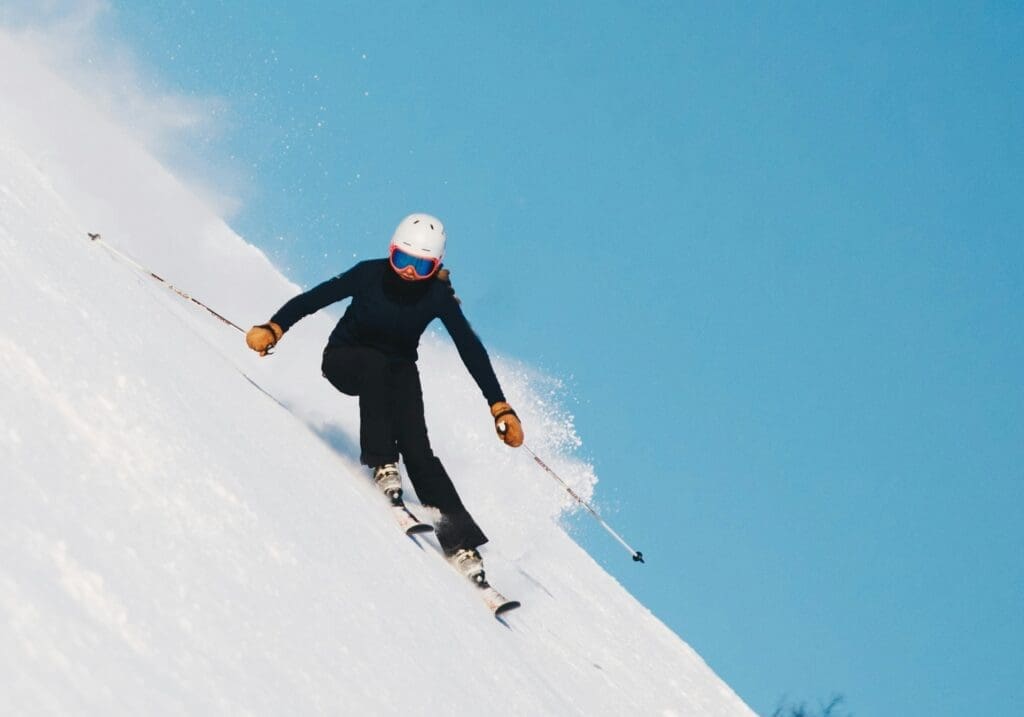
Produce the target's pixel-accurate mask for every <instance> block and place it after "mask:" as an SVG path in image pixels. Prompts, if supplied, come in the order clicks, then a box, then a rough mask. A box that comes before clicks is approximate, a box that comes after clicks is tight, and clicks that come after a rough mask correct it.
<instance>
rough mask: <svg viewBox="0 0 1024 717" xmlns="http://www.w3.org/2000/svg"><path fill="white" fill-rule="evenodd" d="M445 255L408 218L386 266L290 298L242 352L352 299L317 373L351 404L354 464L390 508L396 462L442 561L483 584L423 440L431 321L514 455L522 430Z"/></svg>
mask: <svg viewBox="0 0 1024 717" xmlns="http://www.w3.org/2000/svg"><path fill="white" fill-rule="evenodd" d="M444 251H445V231H444V226H443V225H442V224H441V222H440V220H438V219H437V218H436V217H433V216H431V215H429V214H411V215H409V216H407V217H406V218H405V219H403V220H402V221H401V223H400V224H399V225H398V228H397V229H396V230H395V233H394V236H393V237H392V238H391V244H390V247H389V252H388V257H387V258H386V259H371V260H369V261H363V262H360V263H358V264H356V265H355V266H354V267H352V268H351V269H349V270H348V271H346V272H344V273H343V274H339V275H338V276H336V277H334V278H333V279H328V280H327V281H325V282H324V283H322V284H320V285H319V286H316V287H314V288H313V289H310V290H309V291H307V292H305V293H304V294H300V295H299V296H296V297H295V298H293V299H291V300H290V301H288V302H287V303H285V305H284V306H282V307H281V308H280V309H279V310H278V312H277V313H276V314H274V315H273V316H272V317H271V319H270V321H268V322H267V323H265V324H262V325H260V326H254V327H252V328H251V329H250V330H249V331H248V333H247V334H246V337H245V339H246V343H247V344H248V345H249V348H251V349H253V350H254V351H258V352H259V353H260V355H261V356H265V355H266V354H267V352H268V351H269V350H270V349H271V348H273V347H274V346H275V345H276V344H277V342H278V341H280V340H281V337H282V336H284V334H285V332H286V331H288V329H290V328H291V327H292V326H293V325H294V324H295V323H296V322H297V321H299V319H301V318H303V317H304V316H308V315H309V314H312V313H314V312H316V311H318V310H320V309H322V308H324V307H325V306H327V305H329V304H333V303H334V302H336V301H341V300H342V299H346V298H349V297H351V298H352V303H351V305H350V306H349V307H348V309H347V310H346V311H345V315H344V316H342V318H341V320H340V321H339V322H338V325H337V326H336V327H335V329H334V331H333V332H332V333H331V335H330V338H329V339H328V342H327V347H326V348H325V349H324V353H323V364H322V370H323V375H324V377H325V378H326V379H327V380H328V381H330V382H331V384H332V385H333V386H334V387H335V388H336V389H338V390H339V391H341V392H342V393H345V394H347V395H349V396H358V397H359V419H360V425H359V445H360V451H361V455H360V461H361V462H362V463H363V464H365V465H367V466H369V467H370V468H371V469H372V474H373V480H374V482H375V483H376V484H377V486H378V487H379V488H380V489H381V490H382V491H384V493H385V494H387V495H388V496H390V497H392V498H393V499H394V500H398V499H399V498H400V496H401V487H402V478H401V475H400V473H399V471H398V459H399V455H401V457H402V458H404V459H405V465H406V468H407V469H408V471H409V479H410V481H411V482H412V484H413V487H414V488H415V489H416V495H417V496H418V497H419V499H420V502H421V503H423V505H425V506H431V507H433V508H436V509H437V510H438V511H439V512H440V519H439V520H438V521H437V522H436V524H435V530H436V535H437V539H438V542H440V544H441V547H442V549H443V550H444V553H445V555H446V556H448V557H449V558H450V559H451V560H452V562H453V563H454V564H455V566H456V567H457V568H458V569H459V570H460V571H461V572H462V573H463V574H464V575H465V576H466V577H468V578H470V579H471V580H476V581H482V580H483V561H482V559H481V557H480V553H479V552H478V550H477V549H478V548H479V547H480V546H481V545H483V544H484V543H486V542H487V537H486V536H485V535H484V533H483V531H482V530H481V529H480V527H479V526H478V525H477V524H476V521H475V520H473V517H472V516H471V515H470V514H469V512H468V511H467V510H466V508H465V506H464V505H463V504H462V500H461V499H460V498H459V495H458V493H457V492H456V490H455V486H454V485H453V484H452V481H451V478H449V477H448V473H447V472H446V471H445V469H444V466H443V465H442V464H441V461H440V460H438V458H437V457H436V456H435V455H434V453H433V451H432V450H431V448H430V441H429V439H428V438H427V427H426V422H425V420H424V416H423V392H422V389H421V386H420V377H419V371H418V369H417V367H416V360H417V357H418V356H417V351H416V349H417V346H418V345H419V340H420V336H421V335H422V334H423V332H424V330H426V328H427V325H428V324H430V322H431V321H433V320H434V319H435V318H440V319H441V321H442V323H443V324H444V326H445V328H446V329H447V330H448V333H449V334H450V335H451V337H452V339H453V340H454V342H455V346H456V348H457V349H458V351H459V356H460V357H461V358H462V362H463V363H464V364H465V365H466V368H467V369H468V370H469V372H470V374H471V375H472V376H473V378H474V379H475V380H476V383H477V385H478V386H479V387H480V390H481V391H482V392H483V394H484V397H485V398H486V399H487V403H488V404H489V405H490V408H491V416H492V417H493V418H494V424H495V430H496V431H497V433H498V437H499V438H500V439H501V440H502V441H504V442H505V443H506V444H507V445H509V446H512V447H518V446H520V445H522V443H523V429H522V425H521V424H520V422H519V418H518V417H517V416H516V413H515V411H513V410H512V408H511V407H510V406H509V405H508V403H507V402H506V401H505V396H504V394H503V393H502V390H501V386H500V385H499V383H498V379H497V377H496V376H495V374H494V369H493V367H492V366H491V361H490V358H489V357H488V355H487V351H486V349H485V348H484V346H483V344H482V343H481V342H480V339H479V338H478V337H477V335H476V334H475V333H474V332H473V329H472V328H471V327H470V325H469V322H468V321H467V320H466V317H465V316H464V315H463V313H462V308H461V306H460V304H459V300H458V299H457V298H456V297H455V292H454V290H453V289H452V287H451V283H450V282H449V281H448V276H447V270H446V269H442V268H441V260H442V259H443V258H444Z"/></svg>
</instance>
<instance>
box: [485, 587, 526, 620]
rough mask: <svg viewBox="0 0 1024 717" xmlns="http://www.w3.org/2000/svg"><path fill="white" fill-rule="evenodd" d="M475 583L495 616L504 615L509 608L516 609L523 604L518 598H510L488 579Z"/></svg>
mask: <svg viewBox="0 0 1024 717" xmlns="http://www.w3.org/2000/svg"><path fill="white" fill-rule="evenodd" d="M473 584H474V585H475V586H476V588H477V590H479V591H480V597H481V598H482V599H483V601H484V605H486V606H487V609H488V610H490V611H491V613H493V614H494V616H495V617H498V616H499V615H503V614H504V613H506V612H508V611H509V610H515V609H516V608H517V607H520V606H521V605H522V603H520V602H519V601H518V600H509V599H508V598H507V597H505V596H504V595H502V594H501V593H500V592H498V591H497V590H495V589H494V588H493V587H491V584H490V583H488V582H487V581H486V580H484V581H483V582H480V583H473Z"/></svg>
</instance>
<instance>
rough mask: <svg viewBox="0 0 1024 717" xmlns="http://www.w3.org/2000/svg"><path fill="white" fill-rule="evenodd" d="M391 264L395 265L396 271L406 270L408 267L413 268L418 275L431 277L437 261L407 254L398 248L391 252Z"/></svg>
mask: <svg viewBox="0 0 1024 717" xmlns="http://www.w3.org/2000/svg"><path fill="white" fill-rule="evenodd" d="M391 263H392V264H394V265H395V268H396V269H404V268H405V267H407V266H411V267H412V270H413V271H415V272H416V274H417V275H419V276H429V275H430V273H431V272H433V271H434V267H435V266H436V265H437V260H436V259H424V258H423V257H419V256H413V255H412V254H406V253H405V252H404V251H402V250H401V249H398V248H396V249H394V250H393V251H392V252H391Z"/></svg>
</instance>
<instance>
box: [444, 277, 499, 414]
mask: <svg viewBox="0 0 1024 717" xmlns="http://www.w3.org/2000/svg"><path fill="white" fill-rule="evenodd" d="M441 306H442V308H441V312H440V314H439V318H440V319H441V322H442V323H443V324H444V327H445V328H446V329H448V333H449V334H450V335H451V337H452V340H453V341H454V342H455V348H456V349H458V351H459V356H460V357H461V358H462V363H464V364H466V368H467V369H469V373H470V375H471V376H472V377H473V380H474V381H476V385H477V386H479V387H480V390H481V391H482V392H483V394H484V398H486V399H487V404H488V405H493V404H495V403H497V402H498V401H504V400H505V394H504V393H502V391H501V385H500V384H499V383H498V377H497V376H495V375H494V367H493V366H491V359H490V357H489V356H488V355H487V349H485V348H484V345H483V343H482V342H481V341H480V337H479V336H477V335H476V332H474V331H473V327H471V326H470V325H469V321H467V320H466V316H465V314H463V313H462V307H461V306H459V302H457V301H456V300H455V296H454V294H453V293H452V292H446V293H445V296H444V298H443V300H442V304H441Z"/></svg>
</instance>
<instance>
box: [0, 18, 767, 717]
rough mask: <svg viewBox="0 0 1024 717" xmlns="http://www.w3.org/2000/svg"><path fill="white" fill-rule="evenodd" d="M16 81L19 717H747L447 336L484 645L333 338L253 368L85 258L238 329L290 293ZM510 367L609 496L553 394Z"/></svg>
mask: <svg viewBox="0 0 1024 717" xmlns="http://www.w3.org/2000/svg"><path fill="white" fill-rule="evenodd" d="M0 63H2V64H3V65H4V66H6V67H18V68H19V72H16V73H4V74H3V76H2V77H0V300H2V305H3V308H4V321H3V322H0V393H2V395H3V397H4V399H3V402H2V408H0V449H2V455H3V462H2V463H3V465H2V467H0V472H2V481H0V555H3V556H4V559H3V561H2V563H0V674H3V675H4V678H3V680H2V681H0V713H2V714H5V715H6V714H33V715H35V714H58V713H61V714H67V713H76V714H78V713H89V714H114V713H116V714H181V713H208V712H215V713H231V714H237V713H252V714H277V713H289V714H304V713H311V712H326V713H333V714H339V713H370V714H399V713H401V714H403V715H408V714H462V713H470V712H477V711H479V710H481V709H487V710H489V711H491V712H494V713H496V714H522V715H528V714H529V715H534V714H559V715H564V714H585V715H594V714H609V715H625V714H630V715H632V714H651V715H711V716H712V717H714V716H718V715H749V714H751V712H750V711H749V709H748V708H747V707H746V706H745V705H744V704H743V703H742V701H741V700H739V698H738V697H736V695H735V694H733V692H732V691H731V690H730V689H729V688H728V686H727V685H725V684H724V683H723V682H722V681H721V680H719V678H718V677H717V676H716V675H715V674H714V673H713V672H712V671H711V670H710V669H709V668H708V667H707V666H706V665H705V664H704V662H703V661H702V660H701V659H700V657H699V656H698V655H697V654H696V653H695V652H694V651H693V650H691V649H690V648H689V647H688V646H687V645H686V644H685V643H684V642H683V641H682V640H680V639H679V638H678V637H677V636H676V635H674V634H673V633H672V632H671V631H669V630H668V629H667V628H665V627H664V625H662V624H661V623H660V622H659V621H658V620H657V619H656V618H654V617H653V616H652V615H651V614H650V613H649V611H647V610H646V609H645V608H644V607H643V606H641V605H640V604H638V603H637V602H636V601H635V600H634V599H633V598H632V597H631V596H629V595H628V594H627V593H626V592H625V591H624V590H623V589H622V588H621V587H620V586H619V585H618V584H617V583H616V582H615V581H614V580H613V579H612V578H611V577H610V576H608V575H607V574H606V573H605V572H604V571H603V570H602V569H601V568H600V567H599V566H598V565H597V564H596V563H595V562H594V561H593V560H592V559H591V558H590V557H589V556H587V555H586V553H585V552H583V551H582V550H581V549H580V548H579V547H578V546H577V545H575V543H573V542H572V540H571V539H569V537H568V536H567V535H566V534H565V533H564V531H563V530H562V529H561V527H560V526H559V524H558V517H559V515H560V514H561V513H562V512H563V511H564V510H565V509H566V508H567V507H568V505H569V501H568V499H567V497H566V496H565V494H564V493H563V492H562V491H561V490H560V489H559V488H558V486H557V485H556V484H554V482H553V481H550V480H549V479H548V478H547V477H546V476H543V475H540V474H539V473H538V471H537V469H536V467H535V466H534V465H533V464H532V463H531V461H530V460H529V457H528V455H526V454H525V453H524V452H522V451H519V452H517V451H512V450H509V449H507V448H505V447H504V446H502V445H501V444H500V443H499V442H498V441H497V440H496V439H495V437H494V435H493V428H492V425H491V420H490V417H489V415H488V414H487V410H486V405H485V402H484V401H483V399H482V398H481V397H480V395H479V391H478V389H477V388H476V386H475V384H473V382H472V379H471V378H470V377H469V376H468V374H467V373H466V371H465V369H464V367H463V366H462V364H461V362H460V361H459V359H458V356H457V354H456V352H455V350H454V348H452V347H451V345H450V343H449V342H448V341H447V339H446V338H441V337H437V336H428V337H425V340H424V345H423V350H422V360H421V367H422V373H423V376H424V391H425V400H426V404H427V418H428V424H429V425H430V426H431V428H432V431H431V437H432V440H433V443H434V444H435V450H436V451H437V452H438V454H439V455H440V456H442V458H443V459H444V460H445V462H446V465H447V466H448V467H449V470H450V472H451V474H452V476H453V479H454V480H455V481H456V483H457V484H458V486H459V488H460V492H461V493H462V494H463V497H464V499H465V501H466V503H467V505H468V506H469V507H470V509H471V510H472V511H473V513H474V514H475V515H476V517H477V518H478V520H479V521H480V523H481V524H482V526H483V527H484V529H485V531H486V532H487V533H488V534H489V536H490V537H491V543H490V544H489V545H488V546H486V547H485V548H484V551H483V552H484V557H485V561H486V564H487V567H488V572H489V574H490V576H491V578H492V581H493V582H494V584H495V586H496V587H498V588H499V589H500V590H502V591H503V592H505V593H506V594H507V595H509V596H510V597H514V598H517V599H520V600H521V601H523V603H524V607H523V608H522V609H520V610H517V611H515V612H513V613H511V614H509V615H508V616H507V626H503V625H502V624H501V623H499V622H497V621H495V620H494V619H493V618H492V617H491V616H490V615H489V614H488V613H487V611H486V610H485V609H484V608H483V607H482V606H481V604H480V602H479V600H478V598H477V596H475V595H474V594H473V591H472V588H471V587H470V586H468V585H467V584H465V583H464V581H463V580H462V579H461V578H459V577H458V576H457V575H456V574H455V573H454V571H452V570H451V569H449V568H448V567H447V566H445V565H444V564H443V561H442V560H441V559H440V558H439V557H438V554H437V550H436V545H435V544H434V543H433V541H432V539H428V540H423V541H420V543H419V544H418V545H417V543H415V542H414V541H412V540H410V539H407V538H405V537H403V536H401V534H400V533H399V532H398V531H397V530H396V528H395V526H394V524H393V522H392V519H391V517H390V516H389V515H388V513H387V511H386V508H385V507H384V504H383V500H382V499H381V498H380V496H378V495H376V493H375V491H374V489H373V488H372V486H371V485H370V483H369V481H368V480H367V479H366V477H365V475H366V474H365V471H364V470H363V469H361V468H360V467H359V466H358V465H357V464H356V460H355V454H356V452H357V451H356V449H355V445H356V443H357V435H358V414H357V409H356V405H355V401H353V400H352V399H349V398H347V397H344V396H341V395H340V394H337V393H336V392H334V391H333V389H331V388H330V386H329V385H328V384H327V383H326V382H325V381H324V380H323V379H322V378H321V377H320V373H319V357H320V350H321V347H322V344H323V341H324V340H325V338H326V336H327V334H328V333H329V331H330V329H331V327H332V325H333V321H334V319H333V318H332V317H331V316H329V315H327V313H326V312H321V314H319V315H317V316H313V317H309V318H307V319H306V320H304V321H303V322H301V323H300V324H299V325H297V326H296V327H295V328H294V329H293V330H292V331H290V332H289V334H288V336H287V337H286V338H285V339H284V341H282V343H281V345H280V347H279V348H278V351H277V353H276V355H275V356H273V357H271V358H268V359H259V358H258V357H256V356H255V355H254V354H252V353H251V352H249V351H248V349H246V348H245V346H244V343H243V341H242V337H241V335H240V334H239V333H238V332H237V331H235V330H234V329H232V328H230V327H228V326H226V325H224V324H222V323H220V322H218V321H216V320H215V319H214V318H212V317H211V316H210V315H209V314H207V313H206V312H204V311H202V310H201V309H198V308H197V307H195V306H194V305H192V304H190V303H188V302H185V301H182V300H181V299H180V298H179V297H177V296H176V295H174V294H173V293H172V292H170V291H168V290H167V289H166V288H165V287H163V286H161V285H160V284H158V283H156V282H155V281H153V280H152V279H150V278H148V277H145V276H142V275H140V274H139V273H138V272H137V271H135V270H134V269H133V268H131V267H130V266H128V265H127V264H125V263H124V262H122V261H119V260H118V259H116V258H115V257H113V256H112V255H111V254H109V253H108V252H106V251H104V249H103V248H102V247H101V246H100V245H97V244H94V243H90V242H89V241H88V240H87V238H86V232H87V231H101V232H102V233H103V236H104V239H106V240H109V241H110V242H111V243H112V244H116V246H118V247H119V248H120V249H121V250H123V251H125V252H127V253H128V254H130V255H131V256H133V257H134V258H136V259H137V260H138V261H140V262H142V263H143V264H144V265H147V266H152V267H159V273H160V274H161V275H163V276H165V277H166V278H167V279H168V280H169V281H171V282H172V283H174V284H175V285H176V286H179V287H181V288H182V289H184V290H187V291H189V292H190V293H192V294H193V295H195V296H197V297H199V298H201V299H203V300H204V301H206V302H208V303H209V304H210V305H211V306H213V307H214V308H216V309H218V310H220V311H222V312H223V313H224V314H225V315H226V316H228V317H229V318H231V319H232V320H234V321H235V322H236V323H240V324H242V325H248V324H250V323H253V322H261V321H264V320H266V317H268V316H269V315H270V314H271V313H272V311H273V310H274V309H275V308H277V307H278V306H279V305H280V304H281V303H282V302H283V301H284V300H285V299H287V298H289V297H290V296H292V295H294V293H296V292H297V290H298V289H297V287H295V286H294V285H293V284H291V283H289V282H288V281H287V280H286V279H284V278H283V277H282V276H281V275H280V274H279V273H278V272H277V271H276V270H275V269H274V268H273V267H272V266H271V264H270V262H269V261H268V260H267V259H266V257H265V256H264V255H263V254H262V253H261V252H260V251H258V250H257V249H255V248H254V247H252V246H250V245H249V244H247V243H246V242H244V241H243V240H242V239H241V238H240V237H238V236H237V235H235V234H234V233H233V232H232V231H231V230H230V228H229V227H228V226H227V225H226V224H225V223H224V222H223V221H221V220H220V219H219V218H218V217H217V216H216V215H215V214H213V213H212V212H211V211H210V210H208V209H207V208H206V207H205V205H204V204H203V202H202V201H201V200H200V199H199V198H198V197H196V196H195V195H193V194H192V193H191V192H190V191H189V189H188V188H187V187H185V186H184V185H182V184H181V183H180V182H178V181H177V180H176V179H175V178H174V177H173V176H172V175H171V174H170V173H168V172H167V171H166V170H165V169H164V168H163V167H162V166H161V165H160V164H159V163H158V162H157V161H156V160H155V159H153V158H152V157H151V156H150V155H149V154H148V153H147V152H146V150H145V149H144V148H143V147H142V146H141V145H140V144H138V143H137V142H135V141H134V140H133V139H132V137H131V136H130V134H129V133H128V132H127V131H125V130H124V129H122V128H119V127H118V126H117V125H116V124H115V123H113V122H112V121H110V120H109V119H108V118H106V117H104V116H103V115H102V113H101V112H100V111H99V110H97V109H96V108H94V107H93V106H92V105H91V104H90V103H89V102H88V101H87V100H85V99H84V98H83V97H82V96H80V95H79V94H78V93H77V92H76V90H75V89H74V88H72V87H70V86H69V85H67V84H66V83H65V82H64V81H63V80H62V79H61V77H59V76H58V75H56V74H54V73H53V72H52V71H50V70H48V69H47V68H46V67H45V66H44V65H43V64H42V63H40V62H38V61H37V60H36V59H34V57H33V55H32V53H31V51H30V49H29V48H28V47H27V46H24V45H22V44H21V41H20V40H19V39H18V38H17V37H15V36H11V35H8V34H6V33H5V32H2V31H0ZM54 107H60V108H61V111H59V112H55V111H53V108H54ZM69 118H72V119H69ZM344 268H346V267H331V268H330V269H328V270H325V278H326V276H328V275H331V274H333V273H337V271H340V270H342V269H344ZM337 310H338V307H335V309H334V310H333V311H332V312H331V313H332V315H333V316H336V315H337V313H336V312H337ZM469 313H470V316H472V310H471V307H470V310H469ZM484 338H485V340H486V337H484ZM496 368H497V371H498V374H499V377H500V378H501V379H502V382H503V384H504V386H505V387H506V391H507V393H508V394H509V398H510V401H511V402H512V404H513V405H515V406H516V408H517V410H518V411H519V412H520V415H521V416H522V417H523V421H524V426H525V427H526V429H527V433H528V436H529V439H530V441H531V444H532V445H533V447H534V448H535V449H536V450H537V451H538V452H539V453H541V455H544V456H545V457H546V458H548V457H550V462H551V464H552V467H554V468H555V469H556V470H557V471H559V473H560V474H561V475H563V476H564V477H565V478H567V479H568V480H569V481H570V482H571V484H572V485H573V487H574V488H575V489H577V490H578V491H579V492H580V493H581V494H582V495H584V496H585V497H589V496H590V495H592V492H593V487H594V483H595V477H594V475H593V472H592V470H591V468H590V466H589V465H587V464H585V463H583V462H582V461H580V460H578V459H576V458H574V457H573V456H572V451H573V450H574V449H575V448H576V447H577V445H578V439H577V438H576V436H575V434H574V433H573V431H572V424H571V421H570V419H569V418H568V417H567V416H566V415H564V413H563V412H561V411H560V410H559V409H558V406H557V400H556V399H555V398H554V397H553V395H552V394H553V389H554V384H553V382H552V381H551V380H550V379H547V378H544V377H541V376H538V375H536V374H535V372H533V371H531V370H530V369H529V368H528V367H525V366H522V365H520V364H518V363H516V362H511V361H505V360H498V361H496ZM252 382H255V383H256V384H258V385H259V387H261V388H262V389H263V390H265V391H266V392H267V394H264V393H261V391H259V390H256V388H255V387H254V386H253V383H252ZM555 393H556V392H555ZM268 394H269V395H268ZM624 559H626V558H625V557H624Z"/></svg>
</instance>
